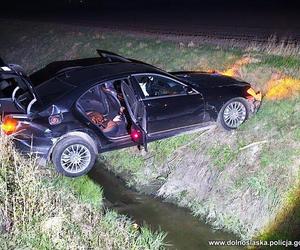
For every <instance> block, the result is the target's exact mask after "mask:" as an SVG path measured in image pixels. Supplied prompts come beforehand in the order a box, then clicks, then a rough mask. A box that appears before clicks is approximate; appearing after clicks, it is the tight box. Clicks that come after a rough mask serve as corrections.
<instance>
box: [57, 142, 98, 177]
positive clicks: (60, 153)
mask: <svg viewBox="0 0 300 250" xmlns="http://www.w3.org/2000/svg"><path fill="white" fill-rule="evenodd" d="M95 161H96V153H95V151H94V149H93V147H92V145H91V144H90V143H89V142H87V141H86V140H84V139H83V138H81V137H79V136H75V137H74V136H72V137H66V138H63V139H62V140H61V141H59V142H58V143H57V145H56V146H55V148H54V149H53V152H52V162H53V164H54V166H55V168H56V170H57V172H59V173H61V174H63V175H65V176H68V177H78V176H82V175H85V174H86V173H88V172H89V171H90V170H91V169H92V167H93V166H94V165H95Z"/></svg>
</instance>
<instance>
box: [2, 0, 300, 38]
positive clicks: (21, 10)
mask: <svg viewBox="0 0 300 250" xmlns="http://www.w3.org/2000/svg"><path fill="white" fill-rule="evenodd" d="M298 1H299V0H298ZM298 1H297V0H210V1H209V0H206V1H205V0H148V1H142V0H41V1H36V0H26V1H25V0H10V1H5V2H4V3H6V6H3V4H2V5H1V9H2V10H3V9H6V10H5V11H1V16H2V17H13V18H14V17H17V18H20V17H21V18H23V17H26V18H30V19H31V20H32V19H36V20H42V19H47V20H60V21H61V22H63V21H66V20H67V19H68V20H77V21H79V20H88V21H93V22H97V20H98V21H99V20H105V21H109V22H112V21H114V22H117V23H118V22H124V21H125V22H126V20H129V21H128V23H129V22H131V23H133V22H135V21H136V20H138V22H139V24H143V23H144V24H146V23H148V24H149V23H159V25H164V24H165V25H167V24H168V23H169V24H170V23H177V24H178V25H180V23H181V22H182V23H183V22H185V23H186V26H184V25H183V26H182V27H187V26H188V25H189V24H197V23H208V24H211V25H219V26H222V25H225V26H226V25H231V26H234V25H237V24H238V25H240V26H242V27H259V26H261V27H267V28H269V27H270V28H272V29H274V30H275V31H276V29H277V27H279V28H278V29H280V30H281V31H284V30H291V31H292V33H295V32H296V33H298V31H299V30H300V14H299V13H300V8H299V6H298V3H297V2H298ZM299 35H300V34H299Z"/></svg>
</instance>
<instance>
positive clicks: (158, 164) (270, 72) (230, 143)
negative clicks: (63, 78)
mask: <svg viewBox="0 0 300 250" xmlns="http://www.w3.org/2000/svg"><path fill="white" fill-rule="evenodd" d="M1 29H2V30H3V32H4V33H6V40H5V43H0V51H1V53H2V54H1V56H2V57H3V58H4V59H5V60H6V61H8V62H13V63H19V64H21V65H22V66H24V68H25V69H26V70H27V72H32V71H34V70H35V69H37V68H40V67H42V66H44V65H46V64H47V63H49V62H51V61H54V60H63V59H71V58H80V57H89V56H95V50H96V49H98V48H102V49H105V50H111V51H114V52H116V53H120V54H122V55H125V56H128V57H133V58H135V59H139V60H143V61H145V62H148V63H151V64H154V65H156V66H158V67H161V68H163V69H166V70H212V69H213V70H217V71H221V72H222V71H223V72H224V71H226V70H227V69H230V68H234V69H235V70H234V71H235V72H234V74H235V75H236V76H237V77H240V78H242V79H243V80H245V81H248V82H251V83H252V85H253V86H254V87H255V88H256V89H257V90H261V91H262V92H263V93H264V94H266V93H269V91H270V89H272V86H273V85H274V84H275V86H276V84H277V85H280V83H281V82H280V80H282V79H283V80H284V81H283V82H284V85H283V88H284V89H282V88H277V89H276V91H275V92H276V93H275V94H278V97H280V98H273V99H267V98H265V99H264V101H263V105H262V107H261V109H260V110H259V112H258V113H257V114H256V115H255V116H253V117H251V118H250V119H249V121H247V122H246V123H245V124H244V125H243V126H241V127H240V128H239V129H238V130H236V131H234V132H224V131H222V130H220V129H211V130H209V131H206V132H204V133H197V134H194V135H182V136H178V137H174V138H170V139H168V140H163V141H158V142H154V143H151V144H150V145H149V152H148V153H145V152H139V151H137V150H135V149H124V150H121V151H115V152H110V153H106V154H105V159H106V161H107V162H108V163H109V164H108V167H109V168H110V170H112V171H113V172H115V173H117V174H119V175H121V176H122V177H123V178H124V179H125V180H126V182H127V183H128V184H129V185H130V186H132V187H134V188H136V189H138V190H141V191H145V190H147V189H149V187H153V184H155V187H156V189H154V190H152V193H153V194H155V195H159V196H161V197H163V198H166V199H167V200H171V201H173V202H175V203H176V204H178V205H179V206H184V207H188V208H189V209H190V210H191V211H192V213H193V214H194V215H196V216H199V217H201V218H204V219H206V220H207V221H208V222H210V223H211V224H212V225H213V226H214V227H216V228H224V229H226V230H230V231H232V232H235V233H236V234H238V235H239V236H240V237H243V238H245V239H249V238H252V237H255V236H257V237H258V236H259V235H262V234H261V232H262V231H263V230H266V231H268V233H265V235H264V236H262V237H267V236H266V235H268V237H269V239H272V237H275V236H274V235H275V234H276V235H277V236H276V237H277V238H278V237H279V236H280V235H282V238H286V237H288V238H291V239H292V238H295V236H294V235H293V230H292V229H291V228H292V226H294V228H296V227H297V223H293V221H297V217H295V216H297V215H298V213H297V212H292V211H299V206H298V205H297V204H298V203H297V202H298V199H290V198H288V197H293V195H294V196H296V197H298V196H297V195H295V192H297V191H296V190H297V187H298V186H297V185H298V184H297V183H298V182H299V164H298V156H299V149H300V148H299V139H300V130H299V124H300V115H299V114H300V112H299V110H300V105H299V103H300V102H299V91H298V89H297V88H293V87H294V85H297V86H298V85H299V79H300V57H299V55H300V51H299V46H297V45H292V44H288V43H285V42H284V41H283V42H282V43H278V42H275V40H274V39H270V41H269V43H267V44H264V45H262V44H254V43H249V44H247V45H246V46H245V45H243V46H239V42H238V41H230V42H228V43H226V42H224V44H217V45H216V43H210V42H212V41H211V40H209V39H208V40H205V41H203V42H199V43H194V45H193V46H188V44H189V43H190V42H187V41H180V39H179V38H178V39H179V40H178V39H175V40H172V39H169V40H168V39H165V38H163V37H162V38H160V37H150V36H147V37H145V36H144V35H138V34H136V35H126V34H124V33H113V32H107V31H103V30H101V29H97V28H95V27H92V28H90V27H79V26H78V27H72V26H67V25H60V26H58V25H56V24H51V23H32V22H27V23H24V22H18V21H10V22H8V21H5V20H4V21H2V24H1ZM190 44H191V43H190ZM8 45H9V46H8ZM245 58H248V59H249V60H248V61H249V62H248V63H246V64H243V65H238V67H236V64H237V62H238V61H239V60H243V59H245ZM278 77H279V80H278V79H277V78H278ZM273 87H274V86H273ZM287 88H289V89H290V90H289V91H285V90H287ZM282 91H285V92H284V94H282V93H281V92H282ZM275 97H276V96H275ZM84 181H85V179H81V180H80V181H79V184H74V183H72V182H71V183H68V185H71V186H72V189H73V188H75V190H76V189H77V190H79V193H81V198H79V199H80V200H81V201H84V200H85V199H86V198H85V197H86V195H88V194H93V193H94V192H93V191H91V190H89V188H88V190H84V189H82V187H81V184H80V183H81V182H83V183H84ZM91 185H92V184H91ZM99 192H101V191H100V190H99ZM79 197H80V196H79ZM91 199H92V200H94V198H91ZM93 203H94V204H95V202H94V201H93V202H92V204H93ZM96 203H98V201H97V202H96ZM286 208H291V209H286ZM292 208H293V209H292ZM294 208H295V209H294ZM297 209H298V210H297ZM282 211H286V212H282ZM278 216H279V217H280V216H281V217H282V218H291V219H289V220H287V221H288V224H289V225H287V223H285V222H284V221H285V220H284V219H282V220H279V221H280V222H278V220H276V218H277V217H278ZM295 218H296V219H295ZM276 221H277V222H278V223H275V222H276ZM298 224H299V223H298ZM270 225H272V226H270ZM267 228H269V229H270V230H267ZM272 232H274V234H272ZM278 235H279V236H278ZM45 242H47V238H45Z"/></svg>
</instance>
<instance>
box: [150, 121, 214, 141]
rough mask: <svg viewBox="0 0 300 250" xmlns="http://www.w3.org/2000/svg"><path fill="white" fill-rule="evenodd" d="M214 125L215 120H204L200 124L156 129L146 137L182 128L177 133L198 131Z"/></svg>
mask: <svg viewBox="0 0 300 250" xmlns="http://www.w3.org/2000/svg"><path fill="white" fill-rule="evenodd" d="M215 126H216V123H215V122H205V123H201V124H193V125H189V126H184V127H180V128H173V129H167V130H163V131H157V132H154V133H149V134H148V137H149V138H151V137H155V136H157V135H158V134H167V133H170V132H174V131H176V130H184V131H182V132H178V134H183V133H194V132H198V131H201V130H203V129H209V128H212V127H215ZM193 128H194V129H193ZM191 130H192V131H191Z"/></svg>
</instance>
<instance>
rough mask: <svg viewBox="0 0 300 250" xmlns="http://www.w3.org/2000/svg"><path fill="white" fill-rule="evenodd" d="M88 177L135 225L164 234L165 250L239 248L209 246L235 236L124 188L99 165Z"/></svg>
mask: <svg viewBox="0 0 300 250" xmlns="http://www.w3.org/2000/svg"><path fill="white" fill-rule="evenodd" d="M89 176H90V178H91V179H92V180H93V181H94V182H95V183H97V184H99V185H101V186H102V187H103V191H104V197H105V199H106V200H108V203H109V204H110V206H111V207H112V208H113V209H115V210H116V211H118V212H119V213H121V214H125V215H127V216H129V217H131V218H132V219H133V220H134V221H135V222H136V223H138V224H140V225H142V224H144V223H146V224H147V225H148V226H150V228H151V229H153V230H157V229H161V230H163V231H164V232H167V237H166V241H167V243H169V244H170V246H169V247H168V248H170V249H178V250H183V249H184V250H189V249H193V250H194V249H195V250H202V249H203V250H206V249H218V250H220V249H227V250H231V249H241V247H237V246H230V247H229V246H227V247H220V246H215V247H212V246H209V245H208V241H209V240H236V239H237V238H236V236H234V235H232V234H229V233H227V232H223V231H220V230H217V231H215V230H213V229H212V228H211V227H210V226H209V225H207V224H205V223H204V222H201V221H200V220H199V219H198V218H196V217H194V216H192V215H191V214H190V211H188V210H187V209H184V208H179V207H177V206H175V205H173V204H170V203H166V202H163V201H162V200H160V199H157V198H154V197H151V196H147V195H142V194H139V193H138V192H135V191H133V190H131V189H129V188H127V187H126V186H125V184H124V182H123V181H122V180H120V179H119V178H117V177H116V176H115V175H114V174H112V173H110V172H109V171H107V170H105V169H104V167H103V166H101V163H98V165H97V166H96V167H94V169H93V170H92V171H91V172H90V174H89Z"/></svg>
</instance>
